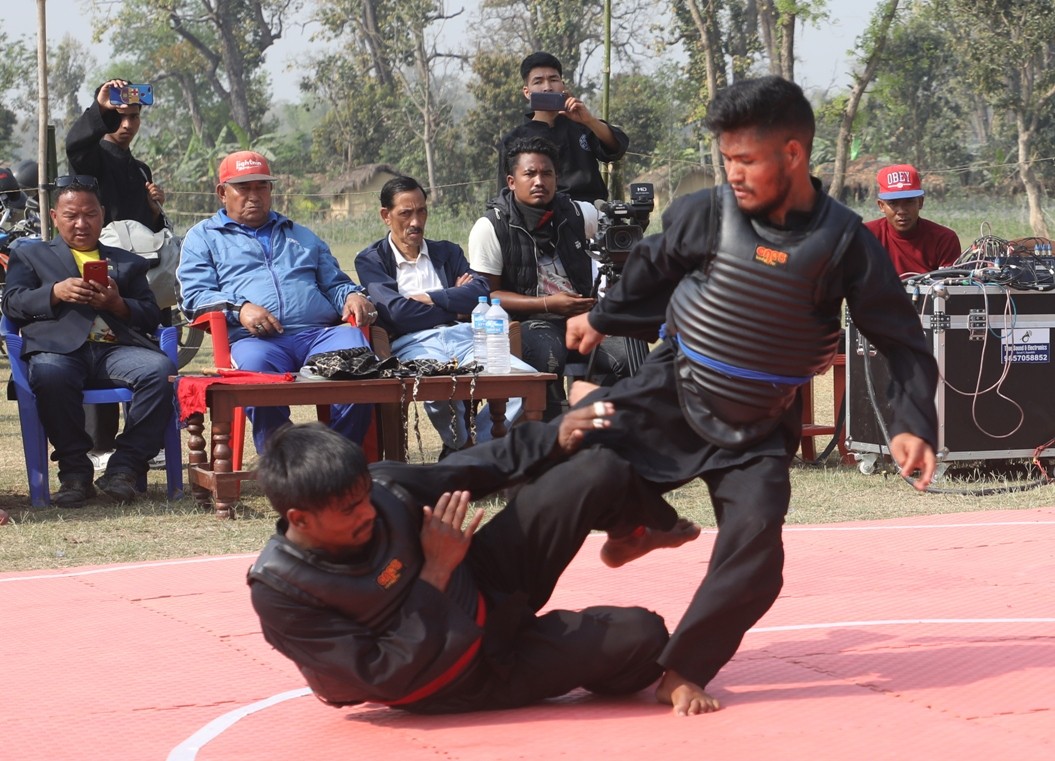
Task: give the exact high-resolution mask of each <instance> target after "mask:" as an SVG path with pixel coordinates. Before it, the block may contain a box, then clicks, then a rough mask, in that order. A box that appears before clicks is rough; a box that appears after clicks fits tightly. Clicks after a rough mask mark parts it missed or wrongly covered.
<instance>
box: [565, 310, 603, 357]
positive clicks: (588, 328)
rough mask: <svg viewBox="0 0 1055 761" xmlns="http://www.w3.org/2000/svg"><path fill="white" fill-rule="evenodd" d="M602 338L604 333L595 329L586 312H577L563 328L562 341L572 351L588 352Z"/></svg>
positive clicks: (597, 344) (598, 343)
mask: <svg viewBox="0 0 1055 761" xmlns="http://www.w3.org/2000/svg"><path fill="white" fill-rule="evenodd" d="M602 339H604V333H601V332H599V331H598V330H595V329H594V327H593V325H591V324H590V318H589V315H587V314H578V315H575V316H574V317H572V318H571V319H569V320H568V322H567V323H566V327H565V329H564V343H565V345H567V347H568V348H569V349H571V350H572V351H577V352H579V353H580V354H589V353H590V352H591V351H593V350H594V349H595V348H596V347H597V346H599V345H600V343H601V341H602Z"/></svg>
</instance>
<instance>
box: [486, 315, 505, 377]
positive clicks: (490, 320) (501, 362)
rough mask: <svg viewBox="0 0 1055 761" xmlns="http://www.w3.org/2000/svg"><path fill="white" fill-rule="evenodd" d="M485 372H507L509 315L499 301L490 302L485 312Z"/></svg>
mask: <svg viewBox="0 0 1055 761" xmlns="http://www.w3.org/2000/svg"><path fill="white" fill-rule="evenodd" d="M487 372H489V373H508V372H509V315H508V314H506V310H504V309H502V304H501V299H494V300H492V301H491V308H490V309H488V310H487Z"/></svg>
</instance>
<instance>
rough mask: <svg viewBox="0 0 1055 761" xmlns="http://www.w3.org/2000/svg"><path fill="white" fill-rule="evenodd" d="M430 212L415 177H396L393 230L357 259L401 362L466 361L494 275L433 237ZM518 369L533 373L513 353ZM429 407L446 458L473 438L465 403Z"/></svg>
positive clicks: (513, 403) (510, 411)
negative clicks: (475, 315) (476, 312)
mask: <svg viewBox="0 0 1055 761" xmlns="http://www.w3.org/2000/svg"><path fill="white" fill-rule="evenodd" d="M428 218H429V207H428V201H427V199H426V197H425V189H424V188H423V187H421V183H419V182H418V181H417V180H415V179H414V178H413V177H394V178H392V179H391V180H389V181H388V182H386V183H385V184H384V186H383V187H382V188H381V221H382V222H384V223H385V226H386V227H388V229H389V234H388V235H387V236H386V237H384V238H382V239H381V240H378V241H376V242H374V243H373V244H371V245H370V246H367V247H366V248H364V249H363V250H362V251H360V252H359V254H358V255H356V257H355V271H356V273H357V274H358V276H359V282H360V283H361V284H362V286H363V287H364V288H366V292H367V293H368V294H369V295H370V299H371V301H373V303H374V306H375V307H376V308H377V312H378V323H379V324H380V325H381V327H383V328H384V329H385V330H386V331H388V334H389V337H390V338H391V339H392V353H393V354H394V355H395V356H397V357H399V359H401V360H407V361H409V360H415V359H434V360H437V361H440V362H449V361H451V360H455V361H457V362H458V364H459V365H465V364H468V363H470V362H473V361H475V360H476V359H477V358H476V356H475V353H474V351H473V328H472V324H471V323H469V322H466V321H465V315H468V314H469V313H471V312H472V310H473V308H474V307H476V305H477V303H479V302H478V299H479V298H480V297H481V296H487V294H488V292H489V291H490V287H489V285H488V283H487V280H486V279H485V278H484V277H483V276H482V275H478V274H477V273H475V272H472V271H471V270H470V269H469V262H468V261H466V259H465V254H463V253H462V249H461V247H460V246H458V245H457V244H456V243H451V242H450V241H446V240H426V238H425V224H426V222H427V221H428ZM510 366H511V367H512V369H513V371H514V372H528V373H530V372H534V368H532V367H531V366H530V365H528V364H527V363H526V362H523V361H522V360H521V359H519V358H518V357H510ZM521 404H522V400H521V399H510V400H509V404H508V406H507V407H506V424H507V425H512V424H513V421H514V420H516V418H517V416H518V415H519V414H520V408H521ZM425 411H426V412H427V413H428V416H429V419H430V420H431V421H432V424H433V425H434V426H435V427H436V430H437V431H438V432H439V434H440V438H441V439H442V440H443V449H442V450H441V452H440V459H443V458H444V457H446V456H447V455H449V454H450V453H451V452H454V451H457V450H459V449H461V448H462V447H464V446H465V445H466V444H467V443H468V441H469V432H468V430H467V429H466V425H465V403H464V402H426V403H425ZM476 425H477V429H476V440H477V441H487V440H488V439H490V438H491V415H490V410H489V407H488V406H487V405H484V406H483V407H482V408H481V409H480V413H479V415H478V416H477V421H476Z"/></svg>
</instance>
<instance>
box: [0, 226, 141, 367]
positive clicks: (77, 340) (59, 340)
mask: <svg viewBox="0 0 1055 761" xmlns="http://www.w3.org/2000/svg"><path fill="white" fill-rule="evenodd" d="M99 255H100V257H102V258H103V259H106V261H107V262H108V263H109V265H110V277H112V278H113V279H114V281H116V283H117V290H118V291H119V292H120V293H121V296H122V298H124V300H125V303H126V304H128V309H129V310H130V312H131V314H130V316H129V318H128V320H127V321H124V320H120V319H118V318H117V317H115V316H114V315H112V314H109V313H99V312H97V311H96V310H94V309H92V308H91V307H90V306H88V305H87V304H70V303H68V302H65V301H60V302H59V303H57V304H56V305H55V306H52V305H51V289H52V286H54V284H55V283H57V282H59V281H60V280H65V279H67V278H70V277H77V278H79V277H80V276H81V273H80V271H79V270H78V269H77V264H76V262H75V261H74V260H73V254H72V253H70V249H69V246H67V245H66V243H65V242H64V241H63V240H62V239H61V238H56V239H55V240H51V241H47V242H43V241H41V242H37V243H24V244H23V245H20V246H18V248H16V249H15V250H14V251H12V253H11V261H10V263H9V264H8V267H7V283H6V285H5V286H4V298H3V304H2V307H3V311H4V314H6V315H7V316H8V317H9V318H10V319H11V320H12V321H13V322H14V323H15V324H16V325H17V326H18V328H19V331H20V332H21V333H22V339H23V346H24V348H23V352H22V356H28V355H30V354H33V353H34V352H40V351H46V352H54V353H56V354H68V353H70V352H72V351H76V350H77V349H79V348H80V347H81V346H82V345H83V344H84V342H85V341H86V340H87V338H88V331H89V329H90V328H91V325H92V323H93V322H94V321H95V317H96V315H98V314H102V315H103V317H104V318H105V319H106V322H107V324H108V325H109V326H110V327H111V328H112V329H113V331H114V334H115V335H116V336H117V339H118V343H121V344H124V345H129V346H144V347H148V348H152V349H157V350H158V351H160V348H159V347H158V346H157V345H156V344H155V343H153V342H152V341H151V340H150V339H148V338H147V337H146V336H147V334H149V333H153V332H154V330H156V329H157V326H158V324H159V323H160V322H161V310H160V309H159V308H158V305H157V301H156V300H155V299H154V294H153V292H152V291H151V290H150V285H149V284H148V283H147V269H148V263H147V261H146V259H143V258H141V257H139V256H136V255H135V254H133V253H130V252H128V251H124V250H122V249H120V248H111V247H110V246H103V245H100V246H99Z"/></svg>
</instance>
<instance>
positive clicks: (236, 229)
mask: <svg viewBox="0 0 1055 761" xmlns="http://www.w3.org/2000/svg"><path fill="white" fill-rule="evenodd" d="M274 181H275V178H274V177H273V176H272V175H271V169H270V167H269V166H268V163H267V159H265V158H264V157H263V156H261V155H260V154H259V153H254V152H253V151H237V152H235V153H232V154H230V155H229V156H227V157H226V158H225V159H224V160H223V161H222V162H220V172H219V184H218V185H217V186H216V195H217V197H218V198H219V199H220V205H221V206H222V208H221V209H220V210H219V211H218V212H217V213H216V214H215V215H214V216H212V217H211V218H209V219H207V220H205V221H203V222H199V223H198V224H196V225H195V226H194V227H192V228H191V229H190V231H188V233H187V236H186V238H184V239H183V249H182V253H181V256H180V265H179V269H178V271H177V276H178V278H179V283H180V308H181V309H182V310H183V311H184V312H185V313H186V314H187V316H188V317H190V318H191V319H194V318H195V317H198V316H199V315H202V314H205V313H206V312H214V311H223V312H225V313H226V314H227V324H228V337H229V339H230V342H231V360H232V362H233V363H234V365H235V366H236V367H238V368H240V369H242V370H250V371H255V372H272V373H284V372H297V371H298V370H299V369H300V368H301V367H302V366H303V365H304V361H305V360H306V359H307V358H308V357H309V356H311V355H312V354H317V353H319V352H324V351H334V350H337V349H354V348H357V347H360V346H365V345H366V339H365V338H363V334H362V332H361V331H360V330H358V329H356V328H355V327H352V326H351V325H345V324H342V323H343V322H345V321H348V320H349V319H350V318H354V320H353V322H354V323H355V324H358V325H369V324H370V323H372V322H373V321H374V320H375V319H376V318H377V311H376V310H375V309H374V307H373V306H372V305H371V304H370V301H369V299H367V297H366V292H365V291H364V290H363V289H362V288H361V287H359V286H358V285H356V284H355V283H354V282H352V280H351V278H349V277H348V275H346V274H345V273H344V272H342V271H341V268H340V265H339V264H338V263H337V260H336V259H335V258H334V256H333V254H332V253H330V248H329V246H327V245H326V243H324V242H323V241H322V240H321V239H320V238H319V237H318V236H317V235H315V234H314V233H312V232H311V231H310V230H308V229H307V228H306V227H302V226H301V225H298V224H296V223H295V222H293V221H292V220H290V219H288V218H287V217H284V216H283V215H281V214H279V213H277V212H275V211H273V210H272V208H271V189H272V185H273V183H274ZM246 414H247V416H248V417H249V419H250V420H251V421H252V423H253V442H254V444H255V445H256V449H257V451H258V452H262V451H263V449H264V444H265V442H266V441H267V438H268V436H269V435H270V434H271V433H272V432H274V431H275V430H276V429H277V428H279V427H281V426H282V425H285V424H286V423H287V422H289V407H259V408H248V409H247V410H246ZM369 424H370V406H369V405H351V404H335V405H333V406H332V411H331V416H330V427H331V428H333V429H334V430H336V431H338V432H340V433H342V434H343V435H345V436H347V437H348V438H350V439H352V440H353V441H356V442H360V441H362V440H363V436H364V435H365V434H366V429H367V427H368V426H369Z"/></svg>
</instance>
